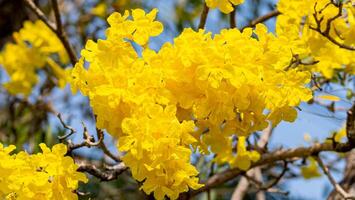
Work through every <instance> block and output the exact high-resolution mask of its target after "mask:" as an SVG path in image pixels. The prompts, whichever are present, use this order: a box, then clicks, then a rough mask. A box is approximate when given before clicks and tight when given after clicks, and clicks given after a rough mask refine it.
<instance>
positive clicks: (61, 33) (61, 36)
mask: <svg viewBox="0 0 355 200" xmlns="http://www.w3.org/2000/svg"><path fill="white" fill-rule="evenodd" d="M52 6H53V10H54V15H55V20H56V25H57V31H56V33H57V36H58V37H59V39H60V40H61V41H62V43H63V46H64V48H65V49H66V51H67V53H68V55H69V58H70V62H71V63H72V65H73V66H74V65H75V63H76V62H77V61H78V59H77V58H76V55H75V52H74V49H73V47H72V45H70V43H69V39H68V37H67V35H66V34H65V32H64V28H63V25H62V19H61V16H60V11H59V6H58V1H57V0H52Z"/></svg>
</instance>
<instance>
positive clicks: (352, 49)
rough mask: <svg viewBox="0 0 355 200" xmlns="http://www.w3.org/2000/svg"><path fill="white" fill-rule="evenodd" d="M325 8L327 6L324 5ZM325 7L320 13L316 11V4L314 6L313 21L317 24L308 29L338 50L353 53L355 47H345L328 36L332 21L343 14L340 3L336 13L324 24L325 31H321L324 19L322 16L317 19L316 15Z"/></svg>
mask: <svg viewBox="0 0 355 200" xmlns="http://www.w3.org/2000/svg"><path fill="white" fill-rule="evenodd" d="M326 6H327V5H326ZM325 8H326V7H324V8H322V9H321V10H320V11H317V2H316V3H315V4H314V13H313V17H314V20H315V22H316V24H317V26H316V27H313V26H309V28H310V29H312V30H314V31H316V32H318V33H319V34H321V35H322V36H324V37H325V38H327V39H328V40H329V41H330V42H332V43H333V44H335V45H337V46H338V47H339V48H342V49H347V50H351V51H355V47H354V46H349V45H346V44H343V43H340V42H339V41H337V40H336V39H335V38H333V37H332V36H330V30H331V27H332V23H333V21H334V20H336V19H338V18H339V17H341V16H342V13H343V3H340V4H339V5H338V13H337V14H336V15H335V16H333V17H331V18H329V19H328V20H327V23H326V25H327V26H326V27H325V30H324V31H322V28H321V26H322V21H323V20H324V17H323V16H322V17H321V18H318V13H321V11H323V10H324V9H325Z"/></svg>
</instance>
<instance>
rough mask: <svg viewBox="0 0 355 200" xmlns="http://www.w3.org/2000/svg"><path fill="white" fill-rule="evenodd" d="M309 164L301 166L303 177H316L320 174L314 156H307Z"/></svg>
mask: <svg viewBox="0 0 355 200" xmlns="http://www.w3.org/2000/svg"><path fill="white" fill-rule="evenodd" d="M308 161H309V164H308V165H307V166H303V167H301V174H302V176H303V177H304V178H305V179H311V178H317V177H320V176H321V174H320V172H319V170H318V164H317V161H315V160H314V158H312V157H309V158H308Z"/></svg>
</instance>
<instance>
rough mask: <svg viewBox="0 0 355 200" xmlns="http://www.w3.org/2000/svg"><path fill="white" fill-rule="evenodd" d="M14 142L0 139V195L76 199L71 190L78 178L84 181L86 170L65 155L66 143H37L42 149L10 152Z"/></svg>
mask: <svg viewBox="0 0 355 200" xmlns="http://www.w3.org/2000/svg"><path fill="white" fill-rule="evenodd" d="M15 148H16V147H15V146H13V145H10V146H8V147H4V146H3V145H2V144H1V143H0V160H1V162H0V198H1V199H9V200H10V199H11V200H12V199H17V200H28V199H33V200H41V199H48V200H49V199H51V200H52V199H58V200H59V199H60V200H62V199H67V200H72V199H78V197H77V195H76V194H75V193H74V190H76V189H77V188H78V183H79V181H82V182H87V178H86V176H85V174H83V173H80V172H77V171H76V170H77V168H78V166H77V165H75V163H74V161H73V159H72V158H71V157H68V156H64V155H65V154H66V153H67V148H66V145H64V144H57V145H55V146H53V148H52V150H51V149H49V148H48V147H47V146H46V145H45V144H43V143H42V144H40V148H41V149H42V152H43V153H38V154H33V155H29V154H27V153H26V152H23V151H22V152H20V153H17V154H11V152H12V151H13V150H15Z"/></svg>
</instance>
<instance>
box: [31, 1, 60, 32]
mask: <svg viewBox="0 0 355 200" xmlns="http://www.w3.org/2000/svg"><path fill="white" fill-rule="evenodd" d="M24 2H25V3H26V5H27V7H28V8H30V9H31V10H32V12H34V13H35V14H36V15H37V17H38V18H39V19H40V20H41V21H42V22H44V23H45V24H46V25H47V26H48V28H50V29H51V30H52V31H53V32H54V33H56V32H57V30H56V27H55V24H53V23H52V22H51V21H49V19H47V17H46V15H45V14H44V13H43V12H42V11H41V9H39V8H38V7H37V6H36V4H35V3H34V2H33V1H32V0H24Z"/></svg>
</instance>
